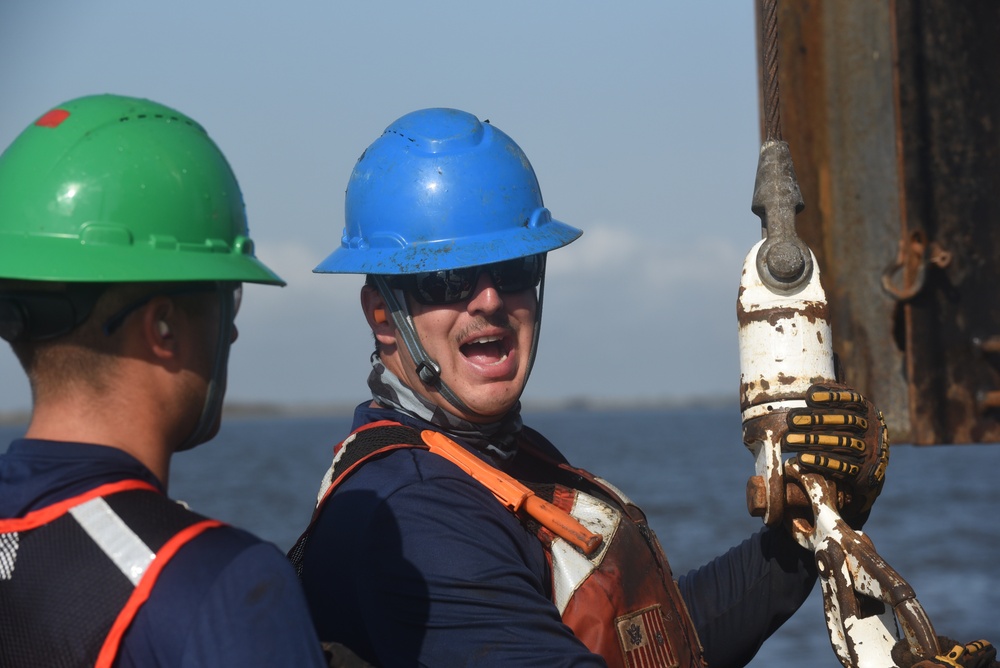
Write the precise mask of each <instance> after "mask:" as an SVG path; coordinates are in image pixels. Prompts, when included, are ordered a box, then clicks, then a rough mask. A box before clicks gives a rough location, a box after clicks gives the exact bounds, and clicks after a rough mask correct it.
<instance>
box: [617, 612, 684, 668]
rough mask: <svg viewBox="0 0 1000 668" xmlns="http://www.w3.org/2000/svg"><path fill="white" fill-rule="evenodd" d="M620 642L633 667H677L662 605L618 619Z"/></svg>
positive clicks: (628, 663) (627, 661) (630, 665)
mask: <svg viewBox="0 0 1000 668" xmlns="http://www.w3.org/2000/svg"><path fill="white" fill-rule="evenodd" d="M615 627H616V628H617V629H618V642H619V644H620V645H621V648H622V653H623V654H624V655H625V662H626V664H627V665H628V666H629V667H630V668H677V666H679V665H680V663H679V662H678V661H677V656H676V655H675V654H674V651H673V648H671V647H670V641H669V640H668V639H667V630H666V626H665V623H664V620H663V613H661V612H660V606H658V605H654V606H652V607H651V608H645V609H644V610H639V611H637V612H633V613H630V614H628V615H624V616H622V617H619V618H618V619H616V620H615Z"/></svg>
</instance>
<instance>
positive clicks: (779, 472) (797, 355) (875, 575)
mask: <svg viewBox="0 0 1000 668" xmlns="http://www.w3.org/2000/svg"><path fill="white" fill-rule="evenodd" d="M802 207H803V203H802V200H801V196H800V194H799V189H798V184H797V182H796V181H795V174H794V170H793V168H792V162H791V154H790V152H789V150H788V145H787V144H786V143H785V142H783V141H780V140H768V141H766V142H765V143H764V144H763V146H762V147H761V155H760V162H759V165H758V171H757V183H756V185H755V189H754V200H753V207H752V208H753V210H754V213H756V214H757V215H758V216H760V218H761V221H762V224H763V229H764V232H765V234H766V236H765V238H764V239H763V240H761V241H760V242H759V243H758V244H756V245H755V246H754V247H753V248H752V249H751V251H750V253H749V254H748V255H747V259H746V261H745V263H744V267H743V277H742V280H741V284H740V295H739V301H738V306H737V315H738V319H739V326H740V368H741V382H740V403H741V410H742V416H743V440H744V443H745V444H746V446H747V448H748V449H749V450H750V451H751V453H753V455H754V458H755V462H756V475H754V476H753V477H751V478H750V480H749V482H748V485H747V505H748V508H749V510H750V513H751V514H752V515H754V516H758V517H762V518H763V519H764V522H765V523H766V524H767V525H769V526H774V525H777V524H781V523H784V524H785V525H786V526H787V527H788V528H789V530H790V531H791V533H792V535H793V536H794V537H795V539H796V541H797V542H798V543H799V544H800V545H802V546H803V547H805V548H807V549H809V550H811V551H812V552H813V553H814V554H815V557H816V564H817V568H818V571H819V574H820V581H821V586H822V590H823V601H824V613H825V615H826V621H827V629H828V631H829V634H830V641H831V644H832V645H833V649H834V651H835V653H836V654H837V658H838V659H839V660H840V662H841V663H842V664H843V665H844V666H845V667H847V668H886V667H887V666H894V665H896V664H895V662H894V660H893V659H892V657H891V652H892V649H893V647H894V646H896V645H897V644H898V645H899V646H900V647H902V648H903V649H902V651H903V653H904V655H906V656H912V657H925V656H935V655H937V654H939V652H940V649H939V647H938V641H937V637H936V635H935V634H934V629H933V627H932V626H931V623H930V620H929V619H928V618H927V615H926V614H925V613H924V611H923V608H922V607H921V606H920V604H919V602H918V601H917V599H916V596H915V594H914V592H913V589H912V588H911V587H910V586H909V585H908V584H907V583H906V581H905V580H903V578H902V577H900V576H899V574H898V573H896V571H895V570H893V569H892V568H891V567H890V566H889V565H888V564H886V563H885V561H883V560H882V559H881V557H879V555H878V553H877V552H876V551H875V548H874V546H873V545H872V543H871V541H870V540H869V539H868V538H867V537H866V536H863V535H862V534H860V533H859V532H858V531H856V530H855V528H852V527H856V528H860V526H861V525H862V524H863V523H864V520H865V519H867V516H868V512H869V510H870V509H871V505H872V503H873V502H874V500H875V498H876V497H877V496H878V494H879V493H880V492H881V491H882V484H883V481H884V478H885V469H886V466H887V465H888V462H889V436H888V431H887V429H886V427H885V421H884V420H883V419H882V415H881V413H880V412H879V411H878V410H877V409H876V408H875V406H874V405H872V403H871V402H870V401H868V400H867V399H866V398H865V397H863V396H862V395H861V394H859V393H857V392H855V391H854V390H853V389H851V388H850V387H847V386H845V385H843V384H840V383H838V382H837V381H836V373H835V369H834V361H833V346H832V337H831V333H830V325H829V315H828V306H827V302H826V294H825V293H824V291H823V288H822V286H821V284H820V279H819V268H818V266H817V265H816V260H815V257H814V256H813V254H812V251H810V250H809V248H808V247H807V246H806V245H805V244H804V243H803V242H802V240H801V239H799V237H798V236H797V235H796V233H795V223H794V217H795V214H796V213H797V212H798V211H800V210H801V209H802ZM789 455H791V456H789ZM898 636H901V637H898ZM897 651H899V650H897Z"/></svg>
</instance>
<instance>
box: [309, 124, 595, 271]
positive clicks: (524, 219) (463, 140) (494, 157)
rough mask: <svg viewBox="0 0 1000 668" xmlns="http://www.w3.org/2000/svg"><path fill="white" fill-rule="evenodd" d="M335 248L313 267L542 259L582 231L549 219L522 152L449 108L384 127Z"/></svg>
mask: <svg viewBox="0 0 1000 668" xmlns="http://www.w3.org/2000/svg"><path fill="white" fill-rule="evenodd" d="M345 215H346V226H345V227H344V233H343V236H342V238H341V241H340V247H339V248H337V249H336V250H335V251H333V253H331V254H330V255H329V256H328V257H327V258H326V259H325V260H323V262H321V263H320V264H319V266H318V267H316V269H315V270H314V271H316V272H318V273H333V274H409V273H416V272H422V271H438V270H443V269H456V268H459V267H468V266H475V265H481V264H489V263H491V262H500V261H503V260H510V259H513V258H517V257H524V256H526V255H535V254H537V253H546V252H548V251H550V250H555V249H556V248H560V247H562V246H565V245H566V244H568V243H570V242H571V241H573V240H575V239H576V238H577V237H579V236H580V235H581V234H582V232H581V231H580V230H578V229H576V228H575V227H570V226H569V225H566V224H565V223H561V222H559V221H557V220H553V219H552V216H551V215H550V214H549V211H548V209H546V208H545V207H544V206H543V204H542V193H541V190H540V189H539V187H538V179H537V178H535V172H534V170H533V169H532V168H531V163H529V162H528V158H527V156H525V155H524V152H523V151H522V150H521V149H520V147H518V145H517V144H515V143H514V141H513V140H512V139H511V138H510V137H508V136H507V135H506V134H504V133H503V132H501V131H500V130H498V129H497V128H495V127H493V126H492V125H490V124H489V123H488V122H487V123H481V122H480V121H479V119H478V118H476V117H475V116H473V115H472V114H469V113H466V112H464V111H458V110H457V109H424V110H421V111H415V112H412V113H410V114H407V115H406V116H403V117H402V118H400V119H399V120H397V121H396V122H395V123H393V124H392V125H390V126H389V127H388V128H386V130H385V132H384V133H382V136H381V137H379V138H378V139H376V140H375V142H374V143H372V145H371V146H369V147H368V149H367V150H366V151H365V152H364V153H363V154H362V155H361V157H360V158H359V159H358V162H357V164H356V165H355V166H354V171H353V172H352V173H351V179H350V181H349V182H348V185H347V200H346V206H345Z"/></svg>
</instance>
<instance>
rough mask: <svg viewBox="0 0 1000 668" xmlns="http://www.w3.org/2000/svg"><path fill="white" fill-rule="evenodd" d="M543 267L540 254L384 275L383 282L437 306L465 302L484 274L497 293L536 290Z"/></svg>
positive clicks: (425, 302) (422, 301)
mask: <svg viewBox="0 0 1000 668" xmlns="http://www.w3.org/2000/svg"><path fill="white" fill-rule="evenodd" d="M544 268H545V260H544V256H543V255H528V256H527V257H519V258H514V259H513V260H505V261H504V262H494V263H493V264H483V265H477V266H475V267H461V268H459V269H443V270H441V271H425V272H421V273H419V274H404V275H401V276H387V277H386V279H387V281H388V283H389V286H390V287H393V288H399V289H401V290H405V291H406V292H407V293H409V294H410V295H412V296H413V298H414V299H416V300H417V301H418V302H420V303H421V304H424V305H426V306H440V305H444V304H456V303H458V302H461V301H465V300H466V299H468V298H469V295H471V294H472V291H473V290H475V289H476V283H477V282H478V281H479V275H480V274H482V273H483V272H484V271H485V272H487V273H489V275H490V279H491V280H492V281H493V286H494V287H495V288H496V289H497V292H502V293H512V292H521V291H522V290H527V289H528V288H534V287H537V286H538V283H539V282H540V281H541V280H542V271H543V270H544Z"/></svg>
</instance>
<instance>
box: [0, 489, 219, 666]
mask: <svg viewBox="0 0 1000 668" xmlns="http://www.w3.org/2000/svg"><path fill="white" fill-rule="evenodd" d="M116 509H117V510H116ZM126 517H127V518H131V519H129V521H127V522H126V520H125V518H126ZM220 524H221V523H220V522H218V521H216V520H207V519H205V518H203V517H201V516H199V515H197V514H195V513H193V512H191V511H189V510H187V509H185V508H183V507H182V506H180V505H178V504H177V503H175V502H174V501H171V500H170V499H168V498H167V497H166V496H164V495H163V494H162V493H160V492H159V491H158V490H156V489H155V488H154V487H152V486H151V485H149V484H148V483H145V482H142V481H138V480H126V481H121V482H117V483H110V484H107V485H102V486H100V487H97V488H95V489H93V490H90V491H89V492H86V493H84V494H81V495H79V496H76V497H73V498H71V499H67V500H65V501H62V502H59V503H56V504H53V505H51V506H47V507H45V508H42V509H40V510H36V511H33V512H31V513H29V514H28V515H26V516H25V517H21V518H14V519H4V520H0V665H2V666H4V667H5V668H7V667H11V668H15V667H20V666H31V667H34V666H40V665H46V666H81V665H93V666H97V667H99V668H104V667H106V666H111V665H112V664H113V662H114V660H115V658H116V657H117V655H118V650H119V647H120V644H121V640H122V637H123V636H124V634H125V632H126V630H127V629H128V627H129V626H130V625H131V623H132V620H133V619H134V618H135V615H136V614H137V613H138V611H139V609H140V608H141V607H142V605H143V604H144V603H145V601H146V600H147V599H148V597H149V595H150V593H151V591H152V589H153V586H154V584H155V583H156V580H157V578H158V576H159V574H160V572H161V571H162V570H163V567H164V566H165V565H166V564H167V563H168V562H169V561H170V558H171V557H172V556H173V555H174V554H176V553H177V551H178V550H179V549H180V548H181V547H182V546H183V545H185V544H187V543H188V542H189V541H190V540H191V539H192V538H194V537H195V536H197V535H199V534H200V533H201V532H203V531H204V530H206V529H209V528H211V527H215V526H219V525H220Z"/></svg>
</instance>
